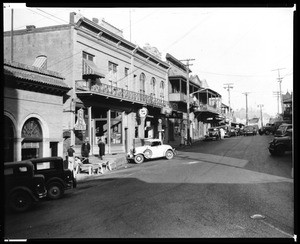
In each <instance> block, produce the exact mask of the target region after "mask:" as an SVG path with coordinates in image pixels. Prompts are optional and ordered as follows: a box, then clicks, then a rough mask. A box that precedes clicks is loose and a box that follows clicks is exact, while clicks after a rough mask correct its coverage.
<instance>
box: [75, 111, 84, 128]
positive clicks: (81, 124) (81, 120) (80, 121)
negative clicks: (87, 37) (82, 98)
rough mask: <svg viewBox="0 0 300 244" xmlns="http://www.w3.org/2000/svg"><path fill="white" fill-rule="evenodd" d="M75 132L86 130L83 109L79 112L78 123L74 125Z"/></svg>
mask: <svg viewBox="0 0 300 244" xmlns="http://www.w3.org/2000/svg"><path fill="white" fill-rule="evenodd" d="M74 129H75V130H86V124H85V121H84V111H83V109H82V108H81V109H79V110H78V111H77V121H76V123H75V125H74Z"/></svg>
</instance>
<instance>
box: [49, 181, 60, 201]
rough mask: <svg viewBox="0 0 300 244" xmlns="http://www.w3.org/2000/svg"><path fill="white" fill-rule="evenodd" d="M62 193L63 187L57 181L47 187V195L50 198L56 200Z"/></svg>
mask: <svg viewBox="0 0 300 244" xmlns="http://www.w3.org/2000/svg"><path fill="white" fill-rule="evenodd" d="M63 194H64V188H63V186H62V184H60V183H58V182H53V183H50V184H49V186H48V187H47V196H48V198H49V199H51V200H56V199H59V198H61V197H62V195H63Z"/></svg>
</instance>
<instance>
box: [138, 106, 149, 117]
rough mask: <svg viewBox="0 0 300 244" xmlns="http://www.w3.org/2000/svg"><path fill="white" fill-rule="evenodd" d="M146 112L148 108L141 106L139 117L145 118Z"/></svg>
mask: <svg viewBox="0 0 300 244" xmlns="http://www.w3.org/2000/svg"><path fill="white" fill-rule="evenodd" d="M147 114H148V109H147V108H145V107H143V108H141V109H140V110H139V116H140V117H141V118H145V117H146V116H147Z"/></svg>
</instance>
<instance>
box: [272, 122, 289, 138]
mask: <svg viewBox="0 0 300 244" xmlns="http://www.w3.org/2000/svg"><path fill="white" fill-rule="evenodd" d="M288 129H293V125H292V124H281V125H280V126H279V127H278V129H277V130H276V131H275V133H274V136H275V137H280V136H285V134H286V133H287V130H288Z"/></svg>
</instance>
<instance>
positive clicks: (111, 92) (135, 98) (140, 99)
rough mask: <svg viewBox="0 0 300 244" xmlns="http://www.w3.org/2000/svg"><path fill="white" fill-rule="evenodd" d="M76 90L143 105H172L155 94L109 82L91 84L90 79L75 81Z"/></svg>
mask: <svg viewBox="0 0 300 244" xmlns="http://www.w3.org/2000/svg"><path fill="white" fill-rule="evenodd" d="M75 83H76V85H75V87H76V92H77V93H80V92H91V93H95V94H99V95H103V96H110V97H113V98H116V99H121V100H125V101H129V102H134V103H140V104H143V105H150V106H155V107H159V108H162V107H166V106H171V105H170V104H169V102H167V101H165V100H163V99H159V98H155V97H153V96H148V95H145V94H142V93H138V92H134V91H129V90H126V89H123V88H120V87H116V86H112V85H107V84H102V83H101V84H95V85H90V83H89V82H88V81H85V80H78V81H76V82H75Z"/></svg>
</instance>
